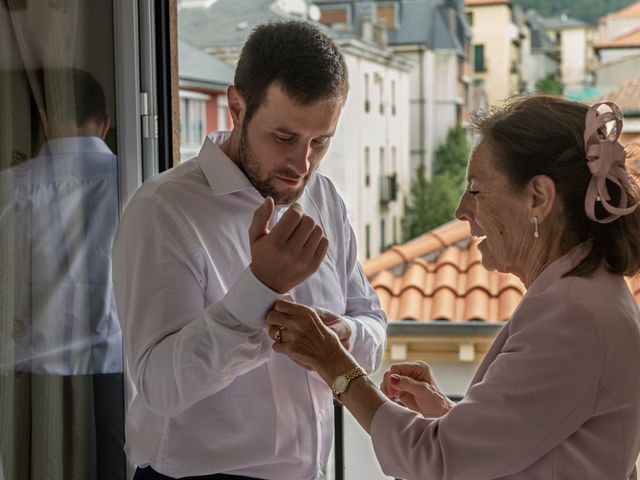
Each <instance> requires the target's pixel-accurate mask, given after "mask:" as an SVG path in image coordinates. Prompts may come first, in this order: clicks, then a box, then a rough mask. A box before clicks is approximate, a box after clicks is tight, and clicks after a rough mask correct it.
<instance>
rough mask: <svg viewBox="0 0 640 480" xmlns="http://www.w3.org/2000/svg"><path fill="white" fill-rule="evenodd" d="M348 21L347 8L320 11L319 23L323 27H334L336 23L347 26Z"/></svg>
mask: <svg viewBox="0 0 640 480" xmlns="http://www.w3.org/2000/svg"><path fill="white" fill-rule="evenodd" d="M348 20H349V12H348V11H347V7H340V8H335V7H334V8H322V9H320V22H321V23H324V24H325V25H334V24H336V23H343V24H347V23H349V22H348Z"/></svg>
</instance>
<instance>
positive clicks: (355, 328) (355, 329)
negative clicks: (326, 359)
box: [340, 315, 371, 373]
mask: <svg viewBox="0 0 640 480" xmlns="http://www.w3.org/2000/svg"><path fill="white" fill-rule="evenodd" d="M340 318H342V319H343V320H344V321H345V322H347V325H349V328H350V329H351V335H349V348H347V350H349V351H350V352H353V344H354V342H355V338H356V335H357V332H358V326H357V325H356V321H355V320H354V319H353V318H351V317H347V316H344V315H343V316H342V317H340ZM369 373H371V372H369Z"/></svg>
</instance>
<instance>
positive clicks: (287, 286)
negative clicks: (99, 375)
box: [113, 22, 386, 479]
mask: <svg viewBox="0 0 640 480" xmlns="http://www.w3.org/2000/svg"><path fill="white" fill-rule="evenodd" d="M234 83H235V85H234V86H232V87H229V90H228V101H229V109H230V112H231V115H232V118H233V124H234V127H233V131H232V132H231V133H230V134H226V133H225V134H223V133H216V134H213V135H211V136H210V138H207V139H205V141H204V144H203V146H202V149H201V151H200V153H199V155H198V157H196V158H195V159H192V160H190V161H188V162H186V163H183V164H181V165H179V166H177V167H175V168H174V169H173V170H171V171H169V172H166V173H164V174H163V175H160V176H158V177H156V178H155V179H153V180H151V181H149V182H147V183H146V184H145V185H143V186H142V187H141V188H140V190H139V191H138V192H137V194H136V195H135V197H134V198H133V200H132V201H131V202H130V204H129V206H128V207H127V210H126V212H125V214H124V216H123V218H122V221H121V225H120V228H119V231H118V234H117V237H116V241H115V244H114V249H113V253H114V284H115V291H116V302H117V305H118V311H119V313H120V318H121V323H122V327H123V334H124V339H125V340H124V343H125V352H126V358H127V361H128V368H129V372H130V374H131V377H132V380H133V382H134V384H135V386H136V389H137V396H136V397H135V399H134V400H133V404H132V405H131V408H130V409H129V411H128V414H127V421H126V423H127V443H128V447H127V451H128V454H129V457H130V460H132V461H133V462H134V463H136V464H137V465H139V466H140V467H141V468H138V470H137V472H136V477H135V478H136V479H159V478H163V479H164V478H182V477H189V476H204V477H202V478H206V479H227V478H231V479H238V478H245V479H246V478H254V479H255V478H259V479H314V478H318V477H319V475H320V473H321V470H322V469H323V468H324V467H325V465H326V463H327V458H328V455H329V450H330V447H331V440H332V426H333V425H332V423H333V421H332V405H333V404H332V396H331V392H330V390H329V389H328V388H327V387H326V385H324V384H323V382H322V380H321V379H320V378H319V377H318V376H317V375H315V374H313V373H311V372H309V371H308V370H307V369H306V368H304V365H298V364H296V363H294V362H292V361H291V360H289V359H288V358H286V357H285V356H283V355H278V354H275V353H274V352H273V351H272V345H273V339H272V338H271V337H270V336H269V334H268V329H267V328H266V323H265V316H266V314H267V313H268V311H269V310H270V309H271V308H272V307H273V305H274V303H275V301H276V300H277V299H279V298H282V297H283V296H286V297H287V298H290V299H292V300H294V301H296V302H299V303H303V304H305V305H309V306H313V307H315V308H316V309H317V311H318V312H319V315H321V317H322V318H323V319H324V321H325V322H326V324H327V325H329V326H330V328H331V329H332V330H333V331H334V332H335V333H336V334H337V335H338V336H339V338H340V339H341V340H342V342H343V343H344V344H345V345H347V346H348V347H349V349H350V350H351V352H352V353H353V355H354V356H355V357H356V358H357V359H358V361H359V362H362V363H361V364H362V365H364V366H365V368H367V369H368V370H369V371H371V370H374V369H375V368H377V366H378V364H379V362H380V360H381V357H382V353H383V350H384V338H385V326H386V318H385V316H384V314H383V312H382V311H381V310H380V306H379V303H378V299H377V297H376V295H375V293H374V292H373V290H372V288H371V287H370V285H369V284H368V282H367V281H366V278H365V277H364V275H363V273H362V270H361V268H360V266H359V265H358V262H357V260H356V245H355V238H354V236H353V233H352V231H351V228H350V226H349V224H348V221H347V216H346V211H345V207H344V204H343V202H342V201H341V199H340V197H339V196H338V194H337V193H336V191H335V189H334V187H333V185H332V184H331V183H330V182H329V181H328V180H327V179H326V178H324V177H322V176H321V175H319V174H316V173H315V171H316V169H317V167H318V165H319V163H320V161H321V159H322V157H323V156H324V155H325V153H326V151H327V148H328V147H329V143H330V140H331V137H332V136H333V134H334V133H335V129H336V126H337V123H338V119H339V116H340V113H341V110H342V107H343V105H344V102H345V99H346V95H347V91H348V77H347V69H346V65H345V63H344V59H343V58H342V56H341V54H340V53H339V51H338V49H337V47H336V45H335V44H334V43H333V42H332V41H331V40H330V39H329V38H327V37H326V36H325V35H324V34H322V33H321V32H320V31H319V30H317V29H316V28H315V27H312V26H310V25H309V24H306V23H304V22H287V23H275V24H268V25H262V26H260V27H258V28H257V29H256V30H255V31H254V32H253V34H252V35H251V37H250V38H249V39H248V41H247V43H246V45H245V46H244V48H243V50H242V53H241V56H240V59H239V62H238V66H237V70H236V74H235V80H234ZM164 475H166V476H164ZM167 476H168V477H167ZM198 478H200V477H198Z"/></svg>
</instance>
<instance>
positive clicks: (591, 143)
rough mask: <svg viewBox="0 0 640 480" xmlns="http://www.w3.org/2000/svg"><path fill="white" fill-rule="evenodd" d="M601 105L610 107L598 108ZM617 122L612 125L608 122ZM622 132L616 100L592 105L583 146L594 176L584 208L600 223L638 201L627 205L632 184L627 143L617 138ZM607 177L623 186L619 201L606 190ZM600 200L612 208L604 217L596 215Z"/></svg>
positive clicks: (626, 210) (634, 206) (607, 209)
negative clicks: (627, 160) (626, 152)
mask: <svg viewBox="0 0 640 480" xmlns="http://www.w3.org/2000/svg"><path fill="white" fill-rule="evenodd" d="M602 105H606V106H607V107H609V109H610V110H611V111H607V112H598V108H599V107H601V106H602ZM610 122H615V125H614V127H613V128H612V129H610V130H607V125H608V124H609V123H610ZM621 132H622V112H621V111H620V108H618V106H617V105H616V104H615V103H613V102H600V103H596V104H595V105H593V106H592V107H591V108H589V111H588V112H587V118H586V122H585V130H584V150H585V152H586V155H587V166H588V167H589V171H590V172H591V180H590V181H589V186H588V187H587V194H586V196H585V201H584V208H585V212H586V214H587V217H589V219H590V220H593V221H594V222H598V223H610V222H613V221H614V220H616V219H618V218H619V217H621V216H623V215H628V214H629V213H631V212H633V211H634V210H635V209H636V207H637V204H634V205H631V206H629V207H627V193H626V189H627V188H629V187H630V182H629V174H628V173H627V171H626V169H625V166H624V159H625V151H624V147H623V146H622V145H620V142H618V138H620V133H621ZM607 180H609V181H610V182H612V183H614V184H616V185H617V186H618V188H619V190H620V198H619V199H618V202H617V203H618V204H617V205H612V204H611V203H610V202H611V195H609V191H608V190H607ZM596 202H599V203H600V205H602V207H603V208H604V209H605V210H606V211H607V212H609V214H610V215H608V216H607V217H605V218H597V217H596V215H595V205H596Z"/></svg>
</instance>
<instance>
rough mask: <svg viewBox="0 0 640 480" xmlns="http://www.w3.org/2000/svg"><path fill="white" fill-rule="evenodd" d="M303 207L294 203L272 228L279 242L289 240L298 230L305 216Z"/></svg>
mask: <svg viewBox="0 0 640 480" xmlns="http://www.w3.org/2000/svg"><path fill="white" fill-rule="evenodd" d="M303 215H304V214H303V213H302V207H301V206H300V205H299V204H297V203H294V204H293V205H291V206H290V207H289V209H288V210H287V211H286V212H285V213H284V215H282V218H280V220H279V221H278V223H276V225H275V226H274V227H273V228H272V229H271V234H272V235H273V236H274V239H275V241H276V242H278V243H285V242H287V241H288V240H289V237H291V235H292V234H293V232H294V231H295V230H296V227H297V226H298V224H299V223H300V220H302V217H303Z"/></svg>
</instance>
